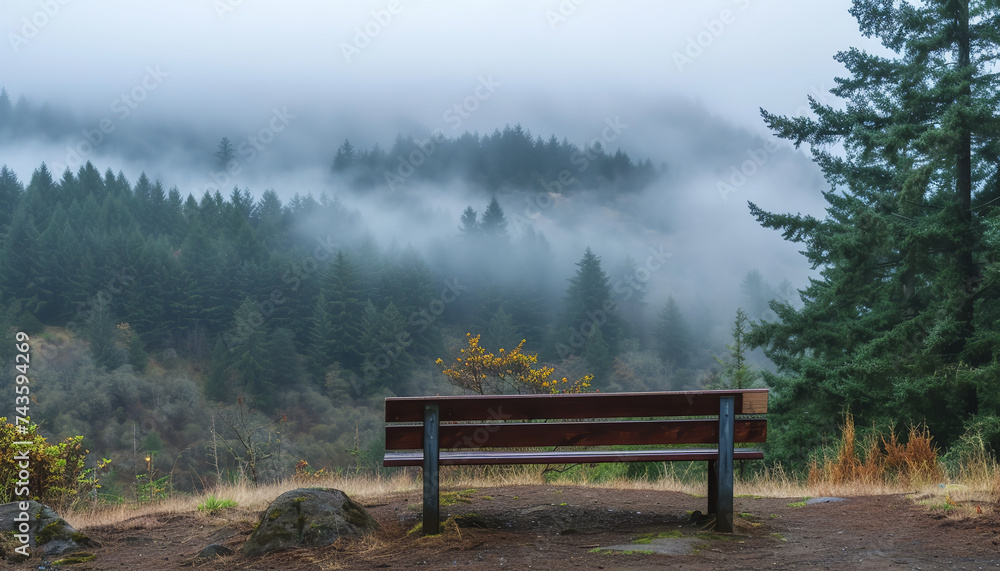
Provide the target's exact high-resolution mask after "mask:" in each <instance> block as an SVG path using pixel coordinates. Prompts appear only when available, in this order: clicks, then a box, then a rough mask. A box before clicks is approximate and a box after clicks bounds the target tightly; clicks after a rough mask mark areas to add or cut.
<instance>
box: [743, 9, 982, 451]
mask: <svg viewBox="0 0 1000 571" xmlns="http://www.w3.org/2000/svg"><path fill="white" fill-rule="evenodd" d="M851 13H852V14H853V15H854V16H855V17H856V18H857V19H858V22H859V24H860V27H861V31H862V32H863V33H864V34H866V35H868V36H872V37H876V38H878V39H880V40H881V41H882V42H883V44H884V45H885V46H886V47H887V48H888V49H889V50H890V51H891V52H892V53H891V54H889V55H888V56H882V55H873V54H869V53H866V52H864V51H862V50H859V49H850V50H848V51H844V52H840V53H839V54H837V56H836V59H837V60H838V61H839V62H841V63H842V64H844V65H845V66H846V67H847V74H845V76H843V77H841V78H837V80H836V82H837V86H836V87H835V88H834V89H832V90H831V93H832V94H833V95H834V96H837V97H839V98H842V99H843V100H845V104H844V105H827V104H824V103H821V102H819V101H816V100H812V99H811V100H810V108H811V110H812V112H813V113H814V115H815V116H814V117H780V116H776V115H772V114H770V113H767V112H766V111H765V112H763V117H764V121H765V122H766V123H767V125H768V126H769V127H770V128H771V129H772V130H773V131H774V132H775V134H776V135H778V136H779V137H782V138H784V139H787V140H789V141H791V142H793V143H794V144H795V145H796V146H798V145H800V144H802V143H806V144H808V145H810V150H811V152H812V154H813V157H814V160H815V161H816V162H817V164H819V166H820V167H821V168H822V170H823V172H824V175H825V176H826V179H827V180H828V181H829V182H830V184H831V185H832V186H833V189H832V190H831V191H829V192H827V193H825V194H824V197H825V198H826V200H827V202H828V206H827V215H826V217H825V218H823V219H817V218H814V217H812V216H803V215H792V214H776V213H770V212H765V211H764V210H762V209H760V208H758V207H757V206H755V205H753V204H751V205H750V210H751V212H752V213H753V215H754V216H755V217H756V218H757V220H758V221H759V222H760V223H761V224H762V225H763V226H764V227H767V228H773V229H776V230H780V231H782V233H783V236H784V237H785V238H786V239H787V240H789V241H792V242H798V243H802V244H803V246H804V254H805V255H806V257H807V259H808V260H809V262H810V263H811V264H812V267H813V268H819V270H820V271H819V277H818V278H816V279H814V280H813V281H812V282H811V284H810V286H809V287H808V288H806V289H805V290H804V291H803V292H802V294H801V300H802V303H803V305H802V307H801V308H798V309H797V308H795V307H793V306H792V305H791V304H789V303H772V304H771V309H772V310H773V311H774V312H775V313H776V319H775V320H771V321H765V322H763V323H759V324H757V325H755V326H754V328H753V331H752V333H751V335H750V339H749V343H750V345H751V346H761V347H764V349H765V353H766V355H767V356H768V357H769V358H770V359H771V360H772V361H773V362H774V363H775V364H776V365H777V366H778V370H779V374H778V375H769V376H768V377H767V381H768V382H767V384H768V385H769V386H770V387H771V388H772V389H773V391H772V395H773V401H772V403H773V407H772V409H771V410H772V412H773V414H772V415H771V418H772V419H773V422H774V426H775V427H776V429H777V430H776V431H775V433H776V436H777V438H776V439H775V442H774V443H773V444H774V448H773V449H774V450H775V451H776V452H777V456H778V457H779V458H780V459H783V460H801V459H802V457H803V451H804V450H808V449H809V448H811V447H814V446H816V445H817V444H818V443H819V439H821V435H822V434H824V433H829V431H830V430H831V428H832V426H831V423H830V420H831V419H832V418H836V417H837V416H838V415H839V413H841V412H842V411H844V410H845V409H849V410H850V412H851V413H852V414H854V415H856V416H857V418H858V420H859V423H861V424H863V425H867V424H869V423H870V422H873V421H874V422H889V421H894V420H897V421H904V422H912V423H916V422H920V421H922V420H925V419H926V422H927V425H928V427H929V428H930V430H931V432H932V433H933V434H935V436H937V437H938V438H939V439H940V440H941V442H943V443H944V444H948V443H951V442H953V441H954V440H955V439H956V438H957V437H958V436H959V435H960V434H961V433H962V421H963V420H964V419H966V418H968V417H969V416H970V415H972V414H974V413H977V412H978V413H980V414H982V413H990V414H995V413H997V412H1000V409H997V408H996V406H997V402H996V400H997V399H996V397H995V396H994V395H996V394H997V392H998V390H997V389H998V387H997V381H996V376H995V375H994V376H993V377H992V378H986V377H985V376H984V375H980V374H979V373H978V372H977V371H978V370H979V369H983V368H986V369H991V370H992V369H995V366H994V365H993V364H992V363H993V362H994V360H995V355H996V354H997V353H998V352H1000V351H998V347H1000V339H998V337H997V333H996V331H997V329H996V323H997V319H998V318H1000V290H997V289H996V288H995V287H993V285H994V279H995V277H996V276H997V275H998V273H997V272H998V268H997V264H996V262H995V261H994V260H993V258H994V253H993V252H994V250H993V249H992V248H991V246H990V236H989V235H988V234H986V232H987V230H988V229H989V228H990V227H991V226H990V224H991V221H994V220H996V219H997V216H998V212H1000V211H998V210H997V206H996V204H995V201H996V199H997V198H1000V194H998V190H997V189H998V188H1000V187H998V185H997V182H998V181H1000V169H998V167H997V164H996V156H997V152H998V150H1000V147H998V142H997V139H996V137H995V136H994V134H995V132H996V129H997V127H998V125H1000V116H998V112H997V109H998V108H1000V105H998V103H1000V90H998V87H1000V86H998V83H997V80H996V76H995V74H994V73H993V72H994V70H993V69H992V64H991V63H989V62H991V61H992V60H993V55H994V54H995V53H996V51H997V48H998V46H1000V32H998V31H997V30H998V24H1000V7H998V6H997V5H996V4H995V3H993V2H987V1H973V2H968V3H966V2H953V1H951V0H935V1H931V2H922V3H910V2H898V3H897V2H882V1H876V0H857V1H856V2H855V3H854V7H853V8H852V10H851ZM916 86H919V88H917V87H916ZM840 149H843V152H841V150H840Z"/></svg>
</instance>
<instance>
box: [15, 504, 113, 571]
mask: <svg viewBox="0 0 1000 571" xmlns="http://www.w3.org/2000/svg"><path fill="white" fill-rule="evenodd" d="M21 503H22V502H10V503H7V504H0V536H2V537H0V555H2V557H3V558H9V557H12V556H13V557H19V556H18V553H17V552H15V551H14V548H15V547H17V546H19V545H22V542H21V541H19V540H18V538H17V535H21V531H22V530H21V528H20V524H21V523H22V522H20V521H17V520H18V518H20V517H21V514H22V513H23V512H26V513H27V514H28V533H27V535H28V538H29V540H30V541H29V543H28V545H29V548H30V551H31V552H32V554H34V555H40V556H51V555H62V554H64V553H70V552H73V551H80V550H81V549H83V548H84V547H97V546H99V545H98V544H97V543H96V542H94V541H92V540H91V539H90V538H89V537H87V536H86V535H84V534H82V533H80V532H78V531H76V530H75V529H73V526H71V525H69V524H68V523H66V520H64V519H63V518H61V517H59V515H58V514H56V512H54V511H52V508H50V507H49V506H46V505H44V504H40V503H38V502H36V501H34V500H32V501H29V502H27V504H28V509H27V510H22V509H21V507H22V506H21V505H20V504H21ZM15 534H16V535H15Z"/></svg>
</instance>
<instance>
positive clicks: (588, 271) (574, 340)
mask: <svg viewBox="0 0 1000 571" xmlns="http://www.w3.org/2000/svg"><path fill="white" fill-rule="evenodd" d="M576 266H577V270H576V274H575V275H574V276H573V277H572V278H570V280H569V287H568V288H567V290H566V300H565V309H564V311H563V313H562V315H561V317H560V319H559V321H558V325H557V328H556V336H555V351H556V353H557V354H558V355H559V357H560V358H563V357H566V356H568V355H570V354H574V353H577V352H578V351H579V350H580V349H583V348H585V346H586V344H587V343H588V342H589V340H590V339H591V338H592V337H593V336H594V332H595V331H596V330H597V329H600V330H601V342H602V343H606V344H607V346H608V348H609V352H608V355H609V358H610V359H614V357H615V356H616V355H617V350H618V342H619V341H620V340H621V338H622V335H623V332H624V328H623V325H622V322H621V317H620V316H619V315H618V307H617V305H616V304H615V301H614V299H613V298H612V297H611V284H610V281H609V279H608V276H607V274H605V273H604V270H603V269H601V259H600V258H598V257H597V255H596V254H594V252H593V251H592V250H591V249H590V248H587V250H586V252H584V254H583V258H581V259H580V261H579V262H577V263H576Z"/></svg>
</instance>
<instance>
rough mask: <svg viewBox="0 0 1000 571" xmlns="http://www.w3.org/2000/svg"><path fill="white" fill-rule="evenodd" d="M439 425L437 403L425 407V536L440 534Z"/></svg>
mask: <svg viewBox="0 0 1000 571" xmlns="http://www.w3.org/2000/svg"><path fill="white" fill-rule="evenodd" d="M439 423H440V417H439V415H438V405H437V403H432V404H427V405H424V535H437V534H438V533H440V521H441V520H440V517H439V516H440V510H441V503H440V501H439V493H440V489H439V487H438V460H439V448H438V445H439V444H440V441H439V439H438V426H439Z"/></svg>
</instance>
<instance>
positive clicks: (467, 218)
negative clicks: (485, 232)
mask: <svg viewBox="0 0 1000 571" xmlns="http://www.w3.org/2000/svg"><path fill="white" fill-rule="evenodd" d="M459 230H461V231H462V233H463V234H465V235H466V236H475V235H477V234H478V233H479V220H477V214H476V211H475V210H473V209H472V207H471V206H468V207H466V209H465V212H463V213H462V225H461V226H459Z"/></svg>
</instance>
